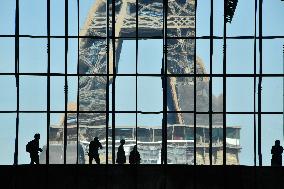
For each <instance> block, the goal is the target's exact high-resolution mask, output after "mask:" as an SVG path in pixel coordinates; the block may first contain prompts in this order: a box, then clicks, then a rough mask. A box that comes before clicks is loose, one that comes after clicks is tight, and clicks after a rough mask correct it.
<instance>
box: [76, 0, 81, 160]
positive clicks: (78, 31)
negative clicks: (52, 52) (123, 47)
mask: <svg viewBox="0 0 284 189" xmlns="http://www.w3.org/2000/svg"><path fill="white" fill-rule="evenodd" d="M77 23H78V25H77V49H78V51H77V85H78V88H77V103H76V104H77V106H76V116H77V125H76V127H77V128H76V129H77V130H76V133H77V137H76V141H77V146H76V147H77V159H76V164H79V145H80V142H79V110H80V108H79V105H80V104H79V103H80V98H79V97H80V91H79V88H80V83H79V82H80V74H79V68H80V67H79V66H80V64H79V63H80V53H79V50H80V38H79V35H80V1H79V0H77Z"/></svg>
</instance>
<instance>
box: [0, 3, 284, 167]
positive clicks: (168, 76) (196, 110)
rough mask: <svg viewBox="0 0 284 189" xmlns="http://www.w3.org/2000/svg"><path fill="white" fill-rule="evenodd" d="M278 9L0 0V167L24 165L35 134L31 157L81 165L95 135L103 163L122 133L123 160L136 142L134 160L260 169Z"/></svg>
mask: <svg viewBox="0 0 284 189" xmlns="http://www.w3.org/2000/svg"><path fill="white" fill-rule="evenodd" d="M17 3H18V4H17ZM66 3H67V4H66ZM78 3H79V4H78ZM136 3H137V4H136ZM211 3H212V4H211ZM260 11H261V12H260ZM67 12H68V14H67ZM283 13H284V2H281V1H280V0H279V1H277V0H263V1H253V0H238V1H237V0H231V1H225V0H224V1H210V0H202V1H197V0H176V1H167V2H166V1H162V0H155V1H148V0H138V1H127V0H115V1H100V0H85V1H76V0H70V1H63V0H29V1H28V0H23V1H12V0H11V1H1V2H0V25H1V27H0V88H1V93H0V122H1V126H0V147H1V149H2V147H6V146H7V151H6V153H3V154H4V155H3V156H1V157H0V164H28V163H29V154H28V153H27V152H26V144H27V143H28V142H29V141H31V140H32V139H33V137H34V134H36V133H40V134H41V139H40V143H39V146H40V147H41V148H42V149H43V152H41V153H39V157H40V163H41V164H45V163H47V164H48V163H49V164H87V163H88V162H89V159H88V158H89V157H88V153H89V151H90V149H89V144H90V142H91V141H92V140H94V138H96V137H98V139H99V141H100V142H101V144H102V149H99V151H98V153H99V157H100V160H101V161H100V162H101V163H102V164H115V163H116V158H117V152H118V149H119V145H120V140H122V139H124V140H125V145H124V150H125V155H126V163H129V156H130V153H131V151H132V150H133V149H134V146H135V145H137V149H138V151H139V153H140V158H141V160H140V163H141V164H188V165H249V166H253V165H260V166H261V165H269V164H270V158H271V154H270V149H271V147H272V145H273V144H274V141H275V140H280V141H281V144H282V143H283V95H284V94H283V78H284V77H283V70H284V69H283V66H284V60H283V59H284V55H283V44H284V42H283V31H284V24H283V22H281V19H282V18H283ZM282 145H283V144H282ZM93 163H95V162H94V161H93Z"/></svg>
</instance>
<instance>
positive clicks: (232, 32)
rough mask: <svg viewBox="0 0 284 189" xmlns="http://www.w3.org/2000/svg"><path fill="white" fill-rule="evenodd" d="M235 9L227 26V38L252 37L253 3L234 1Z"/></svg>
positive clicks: (244, 0) (241, 0)
mask: <svg viewBox="0 0 284 189" xmlns="http://www.w3.org/2000/svg"><path fill="white" fill-rule="evenodd" d="M235 2H236V3H237V7H236V9H235V12H234V16H233V19H232V21H231V23H228V24H227V35H228V36H253V35H254V1H247V0H238V1H235Z"/></svg>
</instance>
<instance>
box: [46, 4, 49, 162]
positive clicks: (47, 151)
mask: <svg viewBox="0 0 284 189" xmlns="http://www.w3.org/2000/svg"><path fill="white" fill-rule="evenodd" d="M46 2H47V119H46V122H47V124H46V135H47V136H46V164H49V127H50V0H47V1H46Z"/></svg>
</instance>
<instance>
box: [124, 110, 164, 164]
mask: <svg viewBox="0 0 284 189" xmlns="http://www.w3.org/2000/svg"><path fill="white" fill-rule="evenodd" d="M162 117H163V115H162V114H138V131H137V135H138V136H137V137H138V138H137V143H138V146H137V148H138V152H139V153H140V158H141V162H140V163H141V164H160V163H161V149H162V132H161V129H162ZM130 150H132V148H130Z"/></svg>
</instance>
